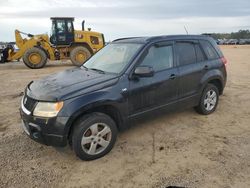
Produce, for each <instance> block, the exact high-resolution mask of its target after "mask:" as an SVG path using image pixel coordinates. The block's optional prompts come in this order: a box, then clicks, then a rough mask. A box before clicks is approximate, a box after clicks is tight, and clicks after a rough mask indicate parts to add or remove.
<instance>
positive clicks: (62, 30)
mask: <svg viewBox="0 0 250 188" xmlns="http://www.w3.org/2000/svg"><path fill="white" fill-rule="evenodd" d="M65 28H66V25H65V21H64V20H57V31H58V33H65Z"/></svg>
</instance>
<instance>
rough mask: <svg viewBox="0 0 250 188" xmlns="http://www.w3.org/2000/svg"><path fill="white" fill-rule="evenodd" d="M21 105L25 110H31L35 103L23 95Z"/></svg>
mask: <svg viewBox="0 0 250 188" xmlns="http://www.w3.org/2000/svg"><path fill="white" fill-rule="evenodd" d="M23 105H24V107H25V108H26V109H27V110H29V111H30V112H31V111H32V110H33V109H34V107H35V105H36V100H35V99H32V98H30V97H28V96H27V95H25V96H24V98H23Z"/></svg>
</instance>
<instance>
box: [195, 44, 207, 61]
mask: <svg viewBox="0 0 250 188" xmlns="http://www.w3.org/2000/svg"><path fill="white" fill-rule="evenodd" d="M195 51H196V57H197V62H202V61H205V60H206V57H205V55H204V53H203V51H202V50H201V47H200V45H199V44H195Z"/></svg>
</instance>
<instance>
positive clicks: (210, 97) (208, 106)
mask: <svg viewBox="0 0 250 188" xmlns="http://www.w3.org/2000/svg"><path fill="white" fill-rule="evenodd" d="M218 101H219V90H218V88H217V87H216V86H215V85H213V84H208V85H207V86H206V87H205V89H204V90H203V92H202V95H201V99H200V102H199V105H198V106H196V107H195V110H196V111H197V112H198V113H199V114H203V115H208V114H211V113H213V112H214V111H215V110H216V108H217V105H218Z"/></svg>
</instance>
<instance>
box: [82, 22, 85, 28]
mask: <svg viewBox="0 0 250 188" xmlns="http://www.w3.org/2000/svg"><path fill="white" fill-rule="evenodd" d="M84 24H85V20H83V21H82V30H83V31H84Z"/></svg>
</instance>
